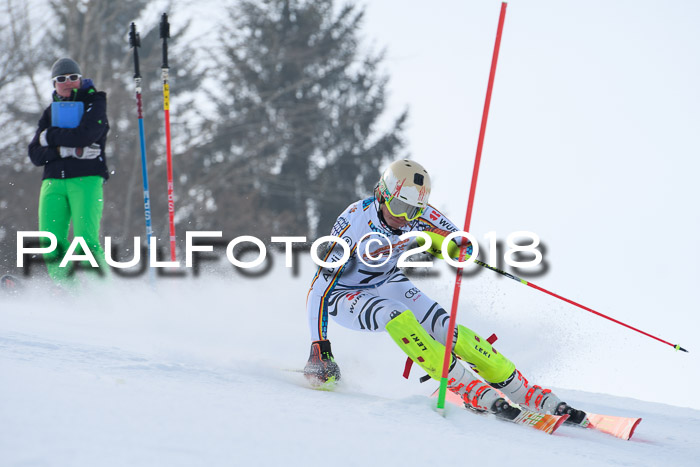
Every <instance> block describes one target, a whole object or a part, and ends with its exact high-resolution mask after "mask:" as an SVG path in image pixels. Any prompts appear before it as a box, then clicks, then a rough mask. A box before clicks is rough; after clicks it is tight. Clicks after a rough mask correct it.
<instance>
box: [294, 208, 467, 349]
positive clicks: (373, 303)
mask: <svg viewBox="0 0 700 467" xmlns="http://www.w3.org/2000/svg"><path fill="white" fill-rule="evenodd" d="M426 230H431V231H433V232H438V233H441V234H442V235H443V236H447V235H448V234H449V233H451V232H455V231H457V230H458V229H457V228H456V227H455V226H454V224H453V223H452V222H451V221H450V220H449V219H447V218H446V217H445V216H444V215H443V214H442V213H441V212H439V211H438V210H437V209H435V208H434V207H432V206H430V205H429V206H428V207H427V208H426V209H425V211H424V212H423V214H422V215H421V216H420V217H419V218H417V219H415V220H414V221H411V222H409V223H408V224H407V225H406V226H404V227H403V228H401V229H391V228H390V227H388V226H387V225H386V224H385V222H384V221H383V219H380V214H379V203H378V201H377V200H376V199H375V198H374V197H371V198H367V199H365V200H360V201H357V202H355V203H353V204H351V205H350V206H348V207H347V208H346V209H345V211H344V212H343V213H342V214H341V215H340V217H338V219H337V220H336V222H335V225H334V226H333V229H332V230H331V235H333V236H336V237H339V238H341V239H343V241H344V242H345V243H346V244H347V245H348V247H349V249H350V257H349V259H348V260H347V262H345V264H344V265H342V266H340V267H335V268H327V267H319V269H318V271H317V272H316V275H315V276H314V278H313V281H312V283H311V288H310V290H309V293H308V295H307V300H306V308H307V312H308V318H309V327H310V330H311V340H312V341H316V340H320V339H327V338H328V337H327V332H328V315H330V316H332V317H333V319H334V320H335V321H336V322H337V323H339V324H340V325H342V326H344V327H347V328H350V329H355V330H361V331H384V327H385V326H386V324H387V323H388V322H389V321H390V320H391V319H392V318H394V317H396V316H398V314H400V313H401V312H403V311H405V310H407V309H410V310H411V311H413V313H414V315H415V316H416V318H417V319H418V321H419V322H420V323H421V325H422V326H423V328H424V329H425V330H426V331H427V332H428V333H429V334H430V335H431V336H432V337H433V338H434V339H435V340H437V341H438V342H440V343H442V344H444V343H445V335H446V333H447V324H448V320H449V314H448V313H447V312H446V311H445V310H444V309H443V308H442V307H441V306H440V304H438V303H437V302H436V301H434V300H432V299H431V298H430V297H428V296H427V295H426V294H425V293H423V292H422V291H421V290H419V289H418V287H416V286H415V285H414V284H413V283H412V282H411V281H410V280H409V279H408V278H407V277H406V276H405V274H404V273H403V272H402V271H401V270H400V269H398V267H397V263H398V261H399V257H400V256H401V255H402V254H403V253H404V252H405V251H406V250H407V249H408V248H409V245H410V244H411V240H412V238H404V239H401V238H400V237H401V235H402V234H404V233H406V232H410V231H426ZM456 240H457V241H458V242H459V241H461V237H457V239H456ZM342 256H343V248H342V247H341V245H339V244H338V243H332V247H331V248H330V249H329V250H328V251H327V253H326V254H325V255H323V256H321V255H319V257H320V258H321V259H323V260H324V261H326V262H337V261H338V260H339V259H341V257H342ZM373 258H380V259H373ZM365 263H366V264H365Z"/></svg>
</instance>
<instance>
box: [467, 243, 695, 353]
mask: <svg viewBox="0 0 700 467" xmlns="http://www.w3.org/2000/svg"><path fill="white" fill-rule="evenodd" d="M462 260H463V258H462V257H461V254H460V261H462ZM474 262H475V263H476V264H478V265H479V266H482V267H485V268H486V269H490V270H492V271H494V272H497V273H498V274H500V275H502V276H505V277H507V278H509V279H513V280H515V281H518V282H520V283H522V284H525V285H527V286H529V287H532V288H533V289H536V290H539V291H540V292H544V293H546V294H549V295H551V296H552V297H556V298H558V299H559V300H563V301H565V302H566V303H570V304H571V305H574V306H577V307H579V308H581V309H583V310H586V311H589V312H591V313H593V314H595V315H598V316H600V317H601V318H605V319H608V320H610V321H612V322H613V323H617V324H619V325H621V326H624V327H626V328H629V329H631V330H633V331H637V332H638V333H640V334H644V335H645V336H647V337H651V338H652V339H656V340H657V341H659V342H663V343H664V344H666V345H670V346H671V347H673V348H674V349H676V350H682V351H683V352H688V351H687V350H685V349H684V348H683V347H681V346H680V345H678V344H671V343H670V342H667V341H665V340H663V339H660V338H658V337H656V336H653V335H651V334H649V333H648V332H644V331H642V330H641V329H637V328H635V327H633V326H630V325H629V324H625V323H623V322H622V321H618V320H616V319H615V318H611V317H610V316H608V315H604V314H603V313H600V312H598V311H595V310H594V309H592V308H588V307H587V306H584V305H581V304H580V303H577V302H575V301H573V300H569V299H568V298H565V297H562V296H561V295H558V294H555V293H554V292H550V291H549V290H547V289H545V288H542V287H540V286H538V285H535V284H533V283H532V282H528V281H526V280H524V279H521V278H519V277H518V276H514V275H513V274H509V273H507V272H505V271H501V270H500V269H498V268H495V267H493V266H491V265H489V264H486V263H484V262H483V261H479V260H478V259H475V260H474ZM460 270H461V268H460Z"/></svg>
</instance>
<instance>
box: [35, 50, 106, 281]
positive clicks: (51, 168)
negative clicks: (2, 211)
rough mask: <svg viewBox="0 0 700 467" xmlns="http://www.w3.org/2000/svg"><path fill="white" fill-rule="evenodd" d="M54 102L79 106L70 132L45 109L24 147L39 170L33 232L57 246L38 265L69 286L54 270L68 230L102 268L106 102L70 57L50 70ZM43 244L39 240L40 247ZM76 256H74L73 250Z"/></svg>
mask: <svg viewBox="0 0 700 467" xmlns="http://www.w3.org/2000/svg"><path fill="white" fill-rule="evenodd" d="M51 78H52V81H53V85H54V91H53V101H54V102H62V101H69V102H82V103H83V107H84V110H83V114H82V117H81V119H80V122H79V124H78V126H77V127H75V128H59V127H58V126H55V125H54V124H53V123H52V107H51V106H48V107H47V108H46V110H44V113H43V114H42V116H41V119H40V120H39V125H38V128H37V130H36V134H35V135H34V138H33V139H32V141H31V143H30V144H29V158H30V159H31V161H32V163H33V164H34V165H36V166H39V167H41V166H43V167H44V174H43V178H42V180H43V181H42V183H41V192H40V196H39V230H41V231H48V232H51V233H53V234H54V235H56V239H57V241H58V245H57V247H56V249H55V250H54V251H53V252H52V253H49V254H45V255H44V261H45V262H46V266H47V269H48V272H49V276H50V277H51V278H52V279H53V280H54V282H55V283H56V284H58V285H71V284H72V283H73V277H72V276H71V275H70V274H69V268H68V267H63V268H61V267H59V263H60V261H61V260H62V259H63V256H64V255H65V253H66V251H67V249H68V246H69V242H68V230H69V227H70V223H71V221H72V222H73V234H74V235H75V236H76V237H78V236H80V237H82V238H83V239H84V240H85V242H86V244H87V246H88V248H89V249H90V252H91V253H92V255H93V257H94V258H95V260H96V261H97V263H98V265H99V266H100V269H101V270H102V271H103V272H106V271H107V270H108V269H107V268H108V266H107V263H106V261H105V259H104V251H103V250H102V247H101V246H100V240H99V236H100V222H101V220H102V208H103V205H104V202H103V197H102V185H103V183H104V182H105V181H106V180H107V179H108V178H109V174H108V172H107V163H106V156H105V142H106V140H107V132H108V131H109V123H108V122H107V98H106V95H105V93H104V92H98V91H97V90H96V89H95V87H94V86H93V83H92V80H90V79H85V78H83V77H82V73H81V71H80V66H79V65H78V64H77V63H76V62H75V61H74V60H72V59H70V58H61V59H59V60H57V61H56V62H55V63H54V64H53V66H52V67H51ZM47 243H48V240H47V239H44V242H43V244H42V246H48V245H46V244H47ZM79 254H80V252H79Z"/></svg>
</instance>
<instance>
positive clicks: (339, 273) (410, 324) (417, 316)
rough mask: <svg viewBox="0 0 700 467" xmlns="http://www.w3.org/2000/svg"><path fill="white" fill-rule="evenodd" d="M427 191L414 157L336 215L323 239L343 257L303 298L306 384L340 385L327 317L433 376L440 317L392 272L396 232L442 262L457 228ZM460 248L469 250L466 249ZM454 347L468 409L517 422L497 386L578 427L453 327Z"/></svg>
mask: <svg viewBox="0 0 700 467" xmlns="http://www.w3.org/2000/svg"><path fill="white" fill-rule="evenodd" d="M430 191H431V183H430V176H429V175H428V172H426V170H425V169H424V168H423V167H422V166H421V165H420V164H418V163H416V162H414V161H410V160H399V161H396V162H394V163H392V164H391V165H390V166H389V167H388V168H387V169H386V170H385V171H384V173H383V174H382V176H381V178H380V180H379V182H378V183H377V185H376V187H375V189H374V196H372V197H370V198H367V199H365V200H360V201H357V202H355V203H353V204H351V205H350V206H348V207H347V208H346V209H345V211H344V212H343V213H342V214H341V215H340V217H338V219H337V221H336V222H335V225H334V226H333V229H332V231H331V235H333V236H336V237H339V238H341V239H342V240H343V241H344V242H345V243H346V244H347V247H348V250H349V252H350V255H349V259H348V260H347V262H345V263H344V264H343V265H342V266H339V267H319V269H318V271H317V272H316V275H315V276H314V278H313V281H312V283H311V287H310V290H309V293H308V295H307V302H306V306H307V312H308V318H309V325H310V328H311V337H312V339H311V340H312V341H313V342H312V344H311V353H310V356H309V360H308V362H307V364H306V366H305V368H304V374H305V376H306V377H307V379H309V381H310V382H311V384H313V385H322V384H326V383H328V382H334V381H338V380H340V368H339V367H338V364H337V363H336V362H335V360H334V358H333V353H332V352H331V343H330V340H328V335H327V326H328V315H331V316H333V318H334V320H335V321H336V322H337V323H339V324H340V325H342V326H344V327H348V328H350V329H354V330H361V331H371V332H377V331H386V332H387V333H389V335H390V336H391V338H392V339H393V340H394V341H395V342H396V344H397V345H398V346H399V347H401V349H402V350H403V351H404V352H405V353H406V354H407V355H408V356H409V357H410V358H411V359H412V360H413V361H414V362H415V363H416V364H418V365H419V366H420V367H421V368H423V369H424V370H425V371H426V372H427V373H428V374H429V375H430V376H431V377H432V378H433V379H436V380H440V379H441V376H442V362H443V358H444V353H445V347H444V345H445V342H446V339H447V332H448V321H449V314H448V313H447V312H446V311H445V310H444V309H443V308H442V307H441V306H440V304H438V303H437V302H435V301H434V300H432V299H430V298H429V297H428V296H427V295H426V294H425V293H424V292H423V291H421V290H420V289H419V288H418V287H416V286H415V285H414V284H413V283H412V282H411V281H410V280H409V279H408V278H407V277H406V276H405V275H404V273H403V272H402V271H401V270H400V269H398V267H397V262H398V259H399V256H400V255H401V254H402V253H403V252H404V251H406V250H407V249H408V248H409V240H410V239H403V240H402V239H400V236H401V235H402V234H404V233H406V232H410V231H421V232H425V233H426V234H427V235H428V236H429V237H430V238H431V240H432V246H431V248H430V249H429V250H428V251H429V252H430V253H432V254H434V255H435V256H437V257H439V258H442V255H441V251H442V243H443V241H444V239H445V237H446V236H447V235H449V234H450V233H451V232H456V231H458V230H459V229H457V228H456V227H455V226H454V224H453V223H452V222H451V221H450V220H449V219H447V218H446V217H445V216H444V215H443V214H442V213H441V212H439V211H438V210H437V209H435V208H434V207H432V206H431V205H429V204H428V198H429V196H430ZM460 242H461V237H458V238H457V239H456V241H454V242H450V244H449V245H447V246H446V249H447V251H448V254H449V256H450V257H452V258H457V257H459V249H460V247H459V245H460V244H461V243H460ZM343 250H344V248H343V245H341V244H340V242H336V243H332V244H331V246H330V248H329V250H328V252H327V253H326V254H325V256H324V261H326V262H329V263H334V262H337V261H338V260H339V259H341V258H342V257H343ZM467 252H468V253H471V245H469V246H468V249H467ZM453 345H454V347H453V348H454V354H456V357H457V358H454V356H453V359H452V363H451V367H450V372H449V375H448V388H449V389H450V390H451V391H452V392H454V393H456V394H458V395H459V396H460V397H461V398H462V400H464V401H465V403H466V404H467V406H469V407H470V408H473V409H476V410H480V411H490V412H492V413H495V414H496V415H498V416H500V417H503V418H507V419H514V418H515V417H517V416H518V414H519V413H520V409H518V408H517V407H514V406H512V405H510V404H509V403H508V401H507V400H505V399H504V398H503V397H502V396H501V395H500V394H499V392H498V391H496V389H498V390H499V391H500V392H501V393H502V394H505V396H507V398H508V399H509V400H510V401H512V402H513V403H515V404H518V405H520V406H523V407H525V408H527V409H528V410H531V411H534V412H540V413H551V414H555V415H562V414H569V419H568V421H567V422H568V423H573V424H584V423H585V421H586V414H585V412H583V411H580V410H576V409H573V408H572V407H570V406H569V405H567V404H566V403H565V402H562V401H561V400H560V399H559V398H558V397H557V396H556V395H555V394H554V393H552V392H551V391H550V390H549V389H544V388H542V387H540V386H537V385H531V384H530V383H529V382H528V381H527V380H526V379H525V378H524V377H523V375H522V374H521V372H520V371H518V370H517V369H516V367H515V365H514V364H513V363H512V362H511V361H510V360H509V359H508V358H506V357H505V356H504V355H503V354H501V353H500V352H498V351H497V350H496V349H494V348H493V347H492V345H491V344H490V343H489V342H488V341H487V340H486V339H484V338H482V337H481V336H480V335H478V334H477V333H475V332H474V331H472V330H471V329H468V328H466V327H465V326H462V325H458V326H457V328H456V329H455V333H454V336H453ZM457 359H460V360H462V361H464V362H466V363H467V364H468V365H469V366H470V367H471V369H472V370H473V372H474V373H477V374H478V375H479V376H480V377H481V379H479V378H477V377H475V376H474V375H473V374H472V373H471V372H469V371H468V370H467V369H466V368H465V367H464V366H463V365H461V364H460V362H458V361H457ZM482 379H483V381H482Z"/></svg>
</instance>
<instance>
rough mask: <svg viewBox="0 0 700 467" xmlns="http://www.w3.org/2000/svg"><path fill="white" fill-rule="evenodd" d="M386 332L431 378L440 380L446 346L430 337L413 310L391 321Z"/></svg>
mask: <svg viewBox="0 0 700 467" xmlns="http://www.w3.org/2000/svg"><path fill="white" fill-rule="evenodd" d="M386 331H387V332H388V333H389V335H390V336H391V338H392V339H394V342H396V344H397V345H398V346H399V347H400V348H401V350H403V351H404V352H405V353H406V355H408V356H409V357H410V358H411V360H413V361H414V362H415V363H417V364H418V366H420V367H421V368H423V369H424V370H425V371H426V373H428V374H429V375H430V377H431V378H433V379H436V380H438V381H439V380H440V378H441V376H442V362H443V359H444V358H445V346H444V345H442V344H441V343H439V342H438V341H436V340H435V339H433V338H432V337H430V335H429V334H428V332H427V331H426V330H425V329H423V326H421V325H420V323H419V322H418V320H417V319H416V317H415V316H414V315H413V312H412V311H411V310H406V311H404V312H403V313H401V314H400V315H399V316H397V317H396V318H394V319H392V320H391V321H389V323H387V325H386Z"/></svg>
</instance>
